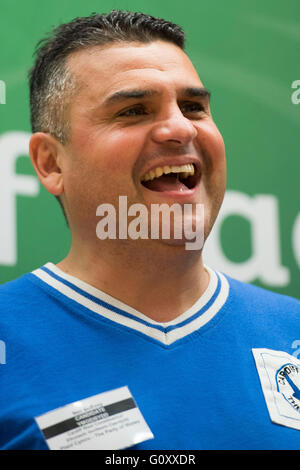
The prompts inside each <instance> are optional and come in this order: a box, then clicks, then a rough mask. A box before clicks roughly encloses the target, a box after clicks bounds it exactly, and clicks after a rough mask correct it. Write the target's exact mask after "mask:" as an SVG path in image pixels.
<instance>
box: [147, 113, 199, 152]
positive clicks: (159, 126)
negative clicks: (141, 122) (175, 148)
mask: <svg viewBox="0 0 300 470" xmlns="http://www.w3.org/2000/svg"><path fill="white" fill-rule="evenodd" d="M196 136H197V129H196V127H195V126H194V124H193V123H192V122H191V121H190V120H189V119H187V118H186V117H185V116H184V115H183V114H182V112H181V110H180V108H179V107H178V106H176V107H174V108H173V109H172V111H170V112H169V113H168V115H166V116H163V117H162V116H160V117H159V119H158V121H157V122H156V123H155V124H154V126H153V128H152V139H153V140H154V141H155V142H157V143H167V142H175V143H178V144H180V145H183V144H188V143H190V142H191V141H192V140H193V139H195V137H196Z"/></svg>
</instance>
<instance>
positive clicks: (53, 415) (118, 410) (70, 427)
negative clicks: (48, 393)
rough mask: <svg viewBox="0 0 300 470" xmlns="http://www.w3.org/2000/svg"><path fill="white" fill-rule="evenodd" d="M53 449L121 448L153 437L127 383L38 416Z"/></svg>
mask: <svg viewBox="0 0 300 470" xmlns="http://www.w3.org/2000/svg"><path fill="white" fill-rule="evenodd" d="M35 420H36V422H37V424H38V426H39V428H40V430H41V431H42V433H43V435H44V438H45V440H46V442H47V445H48V447H49V449H51V450H69V449H70V450H101V449H104V450H119V449H126V448H127V447H131V446H133V445H135V444H138V443H139V442H143V441H146V440H148V439H153V437H154V436H153V434H152V432H151V430H150V428H149V426H148V425H147V423H146V421H145V420H144V418H143V416H142V414H141V412H140V410H139V408H138V406H137V404H136V403H135V401H134V399H133V397H132V395H131V393H130V391H129V389H128V387H121V388H117V389H115V390H111V391H109V392H104V393H99V394H98V395H94V396H92V397H89V398H85V399H84V400H80V401H76V402H74V403H70V404H69V405H66V406H62V407H61V408H57V409H55V410H53V411H49V412H48V413H45V414H43V415H41V416H38V417H36V418H35Z"/></svg>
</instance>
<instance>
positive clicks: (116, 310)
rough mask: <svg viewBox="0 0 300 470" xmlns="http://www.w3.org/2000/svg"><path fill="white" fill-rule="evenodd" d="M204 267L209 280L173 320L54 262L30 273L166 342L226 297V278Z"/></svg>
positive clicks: (207, 316) (196, 324) (192, 327)
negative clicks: (143, 310)
mask: <svg viewBox="0 0 300 470" xmlns="http://www.w3.org/2000/svg"><path fill="white" fill-rule="evenodd" d="M43 268H46V270H44V269H43ZM205 268H206V270H207V271H208V273H209V275H210V281H209V285H208V287H207V289H206V290H205V292H204V293H203V295H202V296H201V297H200V299H198V300H197V302H196V303H195V304H194V305H193V306H192V307H191V308H189V309H188V310H187V311H185V312H184V313H182V314H181V315H179V316H178V317H176V318H175V319H174V320H172V321H170V322H164V323H159V322H156V321H154V320H152V319H150V318H149V317H147V316H146V315H144V314H142V313H141V312H139V311H137V310H135V309H134V308H132V307H130V306H128V305H126V304H124V303H123V302H121V301H120V300H117V299H115V298H114V297H112V296H110V295H108V294H106V293H105V292H102V291H101V290H99V289H97V288H95V287H93V286H91V285H89V284H87V283H86V282H84V281H81V280H80V279H78V278H76V277H74V276H71V275H69V274H66V273H65V272H63V271H61V270H60V269H59V268H58V267H57V266H55V265H54V264H53V263H47V264H45V266H43V267H41V268H39V269H36V270H35V271H33V272H32V274H34V275H35V276H37V277H38V278H39V279H41V280H42V281H43V282H45V283H46V284H48V285H49V286H51V287H53V288H54V289H56V290H57V291H59V292H60V293H62V294H63V295H65V296H66V297H68V298H70V299H72V300H74V301H75V302H77V303H78V304H80V305H83V306H84V307H86V308H88V309H89V310H91V311H93V312H95V313H98V314H99V315H101V316H103V317H105V318H108V319H109V320H111V321H113V322H116V323H119V324H121V325H123V326H126V327H127V328H131V329H134V330H136V331H139V332H141V333H143V334H145V335H147V336H150V337H151V338H153V339H155V340H157V341H159V342H161V343H163V344H165V345H170V344H172V343H174V342H175V341H177V340H179V339H181V338H183V337H184V336H187V335H189V334H191V333H193V332H194V331H196V330H198V329H199V328H201V327H202V326H204V325H206V324H207V323H208V322H209V321H210V320H211V319H212V318H213V317H214V316H215V315H216V314H217V313H218V312H219V310H220V309H221V308H222V306H223V305H224V303H225V302H226V300H227V297H228V293H229V285H228V281H227V280H226V278H225V277H224V276H223V275H222V274H220V273H216V272H215V271H213V270H212V269H210V268H209V267H207V266H205ZM52 274H53V275H52ZM90 296H92V297H93V298H94V299H91V298H90ZM214 297H215V298H214ZM212 299H213V300H212ZM103 303H104V304H103Z"/></svg>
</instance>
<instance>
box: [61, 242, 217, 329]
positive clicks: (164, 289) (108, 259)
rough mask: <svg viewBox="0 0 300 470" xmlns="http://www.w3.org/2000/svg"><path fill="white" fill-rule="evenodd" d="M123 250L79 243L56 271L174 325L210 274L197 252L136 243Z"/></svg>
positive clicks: (201, 290) (124, 247)
mask: <svg viewBox="0 0 300 470" xmlns="http://www.w3.org/2000/svg"><path fill="white" fill-rule="evenodd" d="M110 242H111V241H110ZM125 245H126V243H124V244H122V245H118V246H112V248H113V249H111V248H110V249H105V246H104V244H103V246H102V248H101V250H100V251H99V247H97V251H96V249H95V250H91V249H86V248H85V245H84V244H82V243H79V244H78V249H77V244H76V243H74V242H73V243H72V247H71V250H70V252H69V254H68V256H67V257H66V258H65V259H64V260H63V261H61V262H60V263H59V264H58V265H57V266H58V268H60V269H61V270H62V271H64V272H66V273H68V274H70V275H72V276H75V277H77V278H79V279H81V280H82V281H84V282H86V283H88V284H90V285H92V286H94V287H96V288H97V289H100V290H102V291H104V292H106V293H107V294H109V295H111V296H113V297H115V298H117V299H118V300H120V301H122V302H124V303H125V304H127V305H129V306H130V307H133V308H134V309H136V310H138V311H139V312H141V313H143V314H144V315H146V316H147V317H149V318H151V319H152V320H155V321H157V322H169V321H171V320H174V319H175V318H176V317H177V316H179V315H180V314H182V313H183V312H185V311H186V310H188V309H189V308H190V307H191V306H192V305H193V304H194V303H195V302H196V301H197V300H198V299H199V298H200V297H201V295H202V294H203V293H204V291H205V290H206V288H207V286H208V284H209V274H208V272H207V271H206V270H205V268H204V266H203V262H202V256H201V252H196V251H186V250H185V249H184V247H175V246H167V245H159V246H158V244H157V242H156V246H154V247H151V246H150V247H149V246H148V247H146V248H147V249H145V247H141V246H138V244H137V243H135V244H134V247H133V248H132V249H131V247H130V246H128V245H127V246H125ZM129 245H130V244H129ZM79 247H80V249H79ZM139 248H140V250H139Z"/></svg>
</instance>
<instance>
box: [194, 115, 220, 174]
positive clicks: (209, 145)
mask: <svg viewBox="0 0 300 470" xmlns="http://www.w3.org/2000/svg"><path fill="white" fill-rule="evenodd" d="M198 136H199V144H200V148H201V150H202V152H203V154H204V158H206V161H205V163H206V164H207V165H208V166H209V168H210V169H211V170H213V169H216V170H217V169H219V170H221V169H225V165H226V162H225V145H224V140H223V137H222V135H221V133H220V131H219V129H218V128H217V126H216V125H215V123H214V122H213V121H207V122H205V123H203V124H202V126H201V128H200V129H199V131H198Z"/></svg>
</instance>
